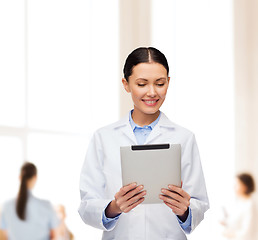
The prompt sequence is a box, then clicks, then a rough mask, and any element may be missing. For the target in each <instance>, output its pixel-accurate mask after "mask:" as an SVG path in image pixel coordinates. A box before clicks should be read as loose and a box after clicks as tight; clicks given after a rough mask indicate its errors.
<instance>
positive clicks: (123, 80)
mask: <svg viewBox="0 0 258 240" xmlns="http://www.w3.org/2000/svg"><path fill="white" fill-rule="evenodd" d="M122 83H123V85H124V89H125V91H126V92H128V93H129V92H131V89H130V87H129V83H128V82H127V81H126V79H125V78H122Z"/></svg>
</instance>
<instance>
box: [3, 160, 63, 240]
mask: <svg viewBox="0 0 258 240" xmlns="http://www.w3.org/2000/svg"><path fill="white" fill-rule="evenodd" d="M36 180H37V168H36V166H35V165H34V164H32V163H29V162H26V163H24V164H23V166H22V168H21V174H20V182H21V183H20V188H19V192H18V196H17V197H16V198H15V199H12V200H10V201H8V202H6V203H5V205H4V207H3V211H2V214H1V219H0V229H2V230H3V232H4V235H5V239H8V240H52V239H55V234H56V233H55V231H56V230H55V229H56V227H57V226H58V224H59V222H58V218H57V215H56V213H55V211H54V209H53V208H52V206H51V204H50V202H48V201H45V200H40V199H38V198H36V197H34V196H33V195H32V192H31V191H32V189H33V187H34V186H35V183H36Z"/></svg>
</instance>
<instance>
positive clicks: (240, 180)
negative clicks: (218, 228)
mask: <svg viewBox="0 0 258 240" xmlns="http://www.w3.org/2000/svg"><path fill="white" fill-rule="evenodd" d="M254 191H255V182H254V179H253V177H252V176H251V175H250V174H248V173H241V174H238V175H237V176H236V183H235V197H236V198H235V202H234V203H231V204H230V205H231V206H229V207H228V208H227V209H226V208H224V209H223V211H224V219H223V220H222V221H221V224H222V226H223V236H224V237H225V238H226V239H232V240H257V239H258V234H257V228H256V224H257V223H256V218H257V206H256V201H255V199H256V197H255V196H254Z"/></svg>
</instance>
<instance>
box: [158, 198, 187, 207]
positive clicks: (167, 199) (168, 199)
mask: <svg viewBox="0 0 258 240" xmlns="http://www.w3.org/2000/svg"><path fill="white" fill-rule="evenodd" d="M159 198H160V199H161V200H163V201H164V202H166V203H169V204H171V205H173V206H175V207H177V208H179V209H182V210H184V209H185V208H186V206H185V205H184V204H182V203H181V202H178V201H176V200H174V199H171V198H170V197H167V196H164V195H160V197H159Z"/></svg>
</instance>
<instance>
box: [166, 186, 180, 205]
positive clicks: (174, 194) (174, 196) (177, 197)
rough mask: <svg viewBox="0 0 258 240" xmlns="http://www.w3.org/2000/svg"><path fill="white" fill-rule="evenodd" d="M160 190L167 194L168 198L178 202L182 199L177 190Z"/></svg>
mask: <svg viewBox="0 0 258 240" xmlns="http://www.w3.org/2000/svg"><path fill="white" fill-rule="evenodd" d="M161 192H162V193H163V194H164V195H165V196H167V197H169V198H172V199H174V200H176V201H178V202H182V201H184V200H183V197H182V196H181V195H179V194H178V193H177V192H174V191H173V192H172V191H171V190H168V189H165V188H163V189H162V190H161Z"/></svg>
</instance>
